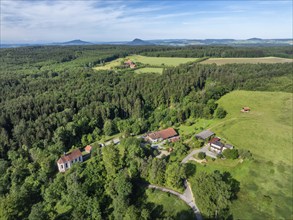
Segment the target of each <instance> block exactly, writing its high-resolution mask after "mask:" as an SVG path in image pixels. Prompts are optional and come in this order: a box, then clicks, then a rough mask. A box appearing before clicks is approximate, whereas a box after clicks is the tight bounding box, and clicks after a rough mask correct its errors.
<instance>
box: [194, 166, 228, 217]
mask: <svg viewBox="0 0 293 220" xmlns="http://www.w3.org/2000/svg"><path fill="white" fill-rule="evenodd" d="M223 179H224V178H223V176H222V175H221V174H220V173H219V172H218V171H217V172H214V173H206V172H200V173H199V174H197V175H196V177H195V179H194V187H193V189H194V193H195V196H196V198H197V199H198V200H199V201H201V202H200V203H199V208H200V210H201V212H202V213H203V214H204V215H205V216H206V217H207V218H216V219H218V218H227V210H228V209H229V205H230V203H231V199H232V195H233V193H232V188H231V186H230V184H229V183H226V182H225V181H224V180H223Z"/></svg>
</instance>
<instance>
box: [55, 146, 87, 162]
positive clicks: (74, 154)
mask: <svg viewBox="0 0 293 220" xmlns="http://www.w3.org/2000/svg"><path fill="white" fill-rule="evenodd" d="M81 156H82V154H81V152H80V150H79V149H76V150H74V151H72V152H71V153H69V154H65V155H64V156H62V157H60V159H59V160H58V161H57V163H59V164H61V163H66V162H69V161H73V160H75V159H76V158H79V157H81Z"/></svg>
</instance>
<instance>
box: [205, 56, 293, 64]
mask: <svg viewBox="0 0 293 220" xmlns="http://www.w3.org/2000/svg"><path fill="white" fill-rule="evenodd" d="M288 62H293V59H286V58H280V57H258V58H209V59H207V60H204V61H203V62H201V64H213V63H215V64H217V65H224V64H232V63H252V64H257V63H288Z"/></svg>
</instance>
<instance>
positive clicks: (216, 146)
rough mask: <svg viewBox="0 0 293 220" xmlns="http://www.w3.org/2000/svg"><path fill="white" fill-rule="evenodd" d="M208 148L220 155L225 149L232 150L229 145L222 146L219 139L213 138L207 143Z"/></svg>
mask: <svg viewBox="0 0 293 220" xmlns="http://www.w3.org/2000/svg"><path fill="white" fill-rule="evenodd" d="M209 144H210V147H211V150H212V151H215V152H217V153H218V154H220V153H222V152H223V151H224V150H226V149H233V146H232V145H230V144H223V143H222V142H221V139H220V138H218V137H215V138H213V139H211V140H210V141H209Z"/></svg>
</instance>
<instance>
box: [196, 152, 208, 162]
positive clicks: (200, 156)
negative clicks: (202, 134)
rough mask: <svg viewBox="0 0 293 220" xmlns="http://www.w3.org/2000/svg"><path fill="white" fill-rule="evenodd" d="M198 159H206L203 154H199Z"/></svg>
mask: <svg viewBox="0 0 293 220" xmlns="http://www.w3.org/2000/svg"><path fill="white" fill-rule="evenodd" d="M198 158H199V159H201V160H202V159H204V158H206V154H205V153H204V152H199V153H198Z"/></svg>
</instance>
